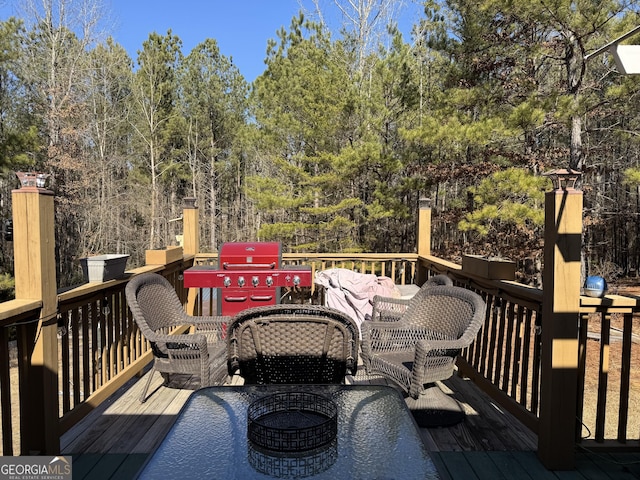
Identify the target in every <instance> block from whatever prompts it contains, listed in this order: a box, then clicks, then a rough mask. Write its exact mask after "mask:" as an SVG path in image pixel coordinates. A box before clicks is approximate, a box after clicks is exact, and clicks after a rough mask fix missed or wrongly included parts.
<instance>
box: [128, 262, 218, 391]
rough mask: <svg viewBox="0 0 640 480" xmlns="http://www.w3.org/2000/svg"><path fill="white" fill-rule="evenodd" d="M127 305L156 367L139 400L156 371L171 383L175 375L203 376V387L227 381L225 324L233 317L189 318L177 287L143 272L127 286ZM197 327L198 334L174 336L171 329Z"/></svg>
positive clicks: (156, 276)
mask: <svg viewBox="0 0 640 480" xmlns="http://www.w3.org/2000/svg"><path fill="white" fill-rule="evenodd" d="M126 296H127V303H128V304H129V308H130V309H131V312H132V313H133V318H134V320H135V322H136V324H137V325H138V328H139V329H140V331H141V332H142V335H143V336H144V337H145V338H146V339H147V340H148V341H149V342H150V343H151V349H152V350H153V358H154V360H153V368H152V370H151V372H150V373H149V378H148V380H147V383H146V385H145V387H144V390H143V392H142V395H141V397H140V401H141V402H144V401H145V400H146V395H147V390H148V389H149V385H150V384H151V379H152V377H153V374H154V372H155V371H158V372H161V373H162V374H163V376H164V377H165V381H166V380H168V375H169V374H172V373H182V374H195V375H199V376H200V383H201V386H203V387H206V386H210V385H216V384H220V383H224V381H225V380H226V374H227V368H226V342H225V340H224V335H225V329H226V324H227V323H228V322H229V321H230V320H231V317H221V316H218V317H212V316H191V315H188V314H187V313H186V312H185V310H184V307H183V306H182V303H181V302H180V299H179V298H178V295H177V294H176V291H175V289H174V287H173V286H172V285H171V284H170V283H169V281H168V280H167V279H166V278H164V277H163V276H162V275H158V274H157V273H144V274H141V275H138V276H135V277H133V278H132V279H131V280H130V281H129V283H128V284H127V287H126ZM183 325H188V326H193V327H195V333H187V334H180V335H174V334H170V332H171V329H173V328H175V327H179V326H183Z"/></svg>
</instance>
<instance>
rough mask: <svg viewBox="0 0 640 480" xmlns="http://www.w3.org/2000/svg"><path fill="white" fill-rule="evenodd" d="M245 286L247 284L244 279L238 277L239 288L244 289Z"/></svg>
mask: <svg viewBox="0 0 640 480" xmlns="http://www.w3.org/2000/svg"><path fill="white" fill-rule="evenodd" d="M244 284H245V281H244V277H238V286H239V287H244Z"/></svg>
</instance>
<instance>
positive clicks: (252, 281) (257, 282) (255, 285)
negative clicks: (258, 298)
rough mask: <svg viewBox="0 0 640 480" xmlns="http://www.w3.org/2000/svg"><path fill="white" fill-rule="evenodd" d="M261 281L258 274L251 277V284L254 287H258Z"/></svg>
mask: <svg viewBox="0 0 640 480" xmlns="http://www.w3.org/2000/svg"><path fill="white" fill-rule="evenodd" d="M259 283H260V280H258V277H257V276H253V277H251V285H253V286H254V287H257V286H258V284H259Z"/></svg>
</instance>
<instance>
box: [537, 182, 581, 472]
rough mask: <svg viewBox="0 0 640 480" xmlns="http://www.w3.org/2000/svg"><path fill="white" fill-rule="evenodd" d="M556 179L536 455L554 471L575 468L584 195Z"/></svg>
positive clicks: (548, 212)
mask: <svg viewBox="0 0 640 480" xmlns="http://www.w3.org/2000/svg"><path fill="white" fill-rule="evenodd" d="M556 173H557V172H556ZM552 180H554V184H555V185H554V187H555V188H554V190H553V191H551V192H547V194H546V197H545V234H544V274H543V291H544V292H543V308H542V313H543V314H542V331H541V335H542V365H541V385H540V427H539V431H538V456H539V458H540V460H541V462H542V463H543V465H544V466H545V467H546V468H548V469H550V470H570V469H573V468H575V432H576V425H575V424H576V414H577V411H576V401H577V385H578V381H577V375H578V320H579V310H580V256H581V255H580V253H581V247H582V202H583V195H582V191H580V190H576V189H574V188H573V185H571V186H570V187H566V186H564V187H561V186H560V185H561V184H560V183H559V182H558V179H557V178H555V179H554V177H553V176H552Z"/></svg>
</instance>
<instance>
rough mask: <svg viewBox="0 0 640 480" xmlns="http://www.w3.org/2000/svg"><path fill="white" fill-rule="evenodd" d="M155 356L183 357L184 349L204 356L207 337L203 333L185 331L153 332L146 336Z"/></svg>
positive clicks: (206, 354)
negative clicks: (173, 333) (171, 332)
mask: <svg viewBox="0 0 640 480" xmlns="http://www.w3.org/2000/svg"><path fill="white" fill-rule="evenodd" d="M148 340H149V342H150V343H151V348H152V350H153V353H154V355H155V356H158V357H161V358H168V357H172V356H174V355H175V356H180V357H183V356H184V354H185V351H187V350H189V351H198V352H199V355H200V357H204V358H206V357H207V356H208V354H209V352H208V350H207V337H206V336H205V335H204V334H198V333H185V334H180V335H171V334H159V333H154V334H153V335H150V336H149V338H148Z"/></svg>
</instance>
